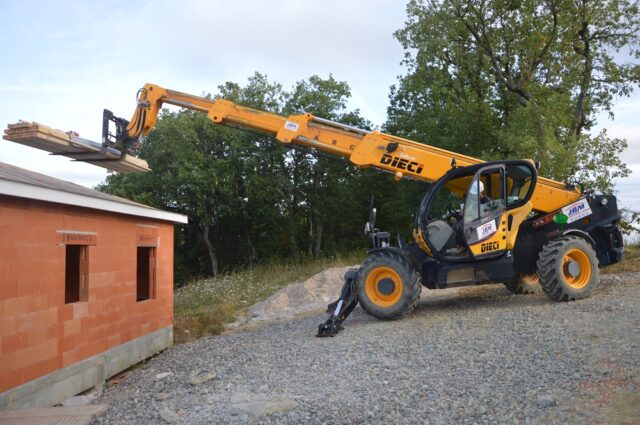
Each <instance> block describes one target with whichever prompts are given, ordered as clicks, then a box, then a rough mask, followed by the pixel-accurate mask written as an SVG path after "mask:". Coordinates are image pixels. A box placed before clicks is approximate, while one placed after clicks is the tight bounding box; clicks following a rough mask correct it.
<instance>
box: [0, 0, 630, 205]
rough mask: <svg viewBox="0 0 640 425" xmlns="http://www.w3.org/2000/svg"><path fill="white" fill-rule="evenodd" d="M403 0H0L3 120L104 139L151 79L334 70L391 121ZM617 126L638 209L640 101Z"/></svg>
mask: <svg viewBox="0 0 640 425" xmlns="http://www.w3.org/2000/svg"><path fill="white" fill-rule="evenodd" d="M404 4H405V2H402V1H398V0H324V1H322V2H319V1H311V0H270V1H260V0H234V1H228V0H227V1H222V0H209V1H192V0H185V1H172V2H170V1H160V0H157V1H100V2H81V1H76V2H65V1H57V2H45V1H41V2H38V1H19V2H18V1H9V0H0V6H1V7H2V9H1V10H2V13H1V14H0V51H2V58H3V59H2V62H3V63H2V66H0V126H1V127H2V128H5V127H6V125H7V124H8V123H13V122H16V121H18V120H19V119H24V120H27V121H38V122H41V123H43V124H47V125H50V126H52V127H56V128H60V129H62V130H65V131H66V130H75V131H77V132H78V133H80V135H81V136H82V137H85V138H88V139H93V140H99V137H100V129H101V122H102V109H103V108H108V109H111V110H112V111H114V113H115V114H116V115H119V116H123V117H129V116H130V115H131V113H132V110H133V106H134V96H135V93H136V91H137V89H138V88H139V87H141V86H142V85H143V84H144V83H145V82H152V83H156V84H159V85H162V86H165V87H170V88H173V89H176V90H180V91H183V92H188V93H194V94H200V93H202V92H215V89H216V87H217V86H218V85H219V84H222V83H224V82H225V81H236V82H240V83H243V82H244V81H246V79H247V77H249V76H250V75H252V74H253V72H254V71H260V72H262V73H265V74H267V75H268V76H269V78H270V79H271V80H272V81H277V82H280V83H282V84H283V85H284V86H285V87H290V86H292V85H293V84H294V82H295V81H297V80H299V79H302V78H307V77H309V76H311V75H314V74H317V75H320V76H322V77H326V76H328V74H329V73H333V75H334V76H335V77H336V78H337V79H339V80H345V81H347V82H348V83H349V85H350V86H351V89H352V94H353V99H352V101H351V105H350V106H351V107H353V108H359V109H360V110H361V112H362V114H363V115H364V116H365V117H366V118H367V119H369V120H371V121H372V122H373V123H375V124H378V125H380V124H382V123H383V122H384V120H385V118H386V108H387V105H388V94H389V86H390V85H391V84H394V83H395V82H396V78H397V76H398V75H400V74H403V73H404V69H403V67H402V66H400V61H401V60H402V57H403V51H402V48H401V46H400V44H399V43H398V42H397V41H395V39H394V38H393V37H392V34H393V32H394V31H395V30H397V29H399V28H401V27H402V26H403V25H404V21H405V13H404ZM614 112H615V115H616V118H615V121H611V120H609V118H608V117H607V116H606V115H603V116H601V117H599V120H598V121H599V127H598V128H607V129H608V132H609V135H610V136H612V137H624V138H626V139H627V140H628V141H629V149H627V151H626V152H625V153H624V155H623V159H624V160H625V161H626V162H627V163H628V164H629V166H630V167H631V169H632V170H634V173H633V174H632V176H631V177H630V178H628V179H626V180H625V181H622V182H618V183H617V186H616V187H617V188H618V191H619V197H620V199H621V203H622V204H623V205H624V206H627V207H631V208H634V209H637V210H640V121H639V120H638V117H640V96H639V95H638V94H637V93H636V94H634V95H633V96H632V97H631V98H623V99H619V100H618V102H617V105H616V107H615V110H614ZM0 161H3V162H8V163H10V164H13V165H17V166H20V167H24V168H28V169H32V170H35V171H39V172H42V173H45V174H49V175H52V176H54V177H58V178H62V179H66V180H70V181H73V182H76V183H79V184H83V185H86V186H94V185H96V184H97V183H99V182H100V181H102V180H103V179H104V178H105V176H106V171H104V170H102V169H101V168H98V167H95V166H92V165H88V164H83V163H78V162H71V161H69V160H68V159H65V158H61V157H52V156H49V155H48V154H46V153H45V152H41V151H38V150H36V149H32V148H27V147H23V146H19V145H17V144H14V143H10V142H6V141H0Z"/></svg>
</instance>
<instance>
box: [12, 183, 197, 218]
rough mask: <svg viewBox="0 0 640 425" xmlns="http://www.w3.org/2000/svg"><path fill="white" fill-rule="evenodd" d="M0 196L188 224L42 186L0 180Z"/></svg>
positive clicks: (151, 211) (167, 215) (143, 209)
mask: <svg viewBox="0 0 640 425" xmlns="http://www.w3.org/2000/svg"><path fill="white" fill-rule="evenodd" d="M0 194H2V195H9V196H15V197H18V198H28V199H35V200H38V201H47V202H55V203H57V204H65V205H74V206H78V207H83V208H93V209H96V210H101V211H109V212H115V213H120V214H128V215H135V216H139V217H147V218H154V219H157V220H164V221H173V222H175V223H188V222H189V218H188V217H187V216H186V215H182V214H176V213H172V212H168V211H162V210H158V209H155V208H151V207H148V208H147V207H139V206H136V205H130V204H123V203H121V202H117V201H111V200H108V199H102V198H94V197H91V196H86V195H80V194H77V193H71V192H65V191H61V190H55V189H49V188H46V187H42V186H33V185H30V184H26V183H19V182H14V181H10V180H3V179H0Z"/></svg>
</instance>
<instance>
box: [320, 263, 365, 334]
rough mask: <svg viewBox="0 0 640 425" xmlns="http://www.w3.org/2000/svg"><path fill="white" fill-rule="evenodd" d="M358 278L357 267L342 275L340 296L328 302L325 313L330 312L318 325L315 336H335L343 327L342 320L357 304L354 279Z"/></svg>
mask: <svg viewBox="0 0 640 425" xmlns="http://www.w3.org/2000/svg"><path fill="white" fill-rule="evenodd" d="M357 279H358V269H349V271H347V272H346V273H345V275H344V285H343V286H342V291H341V292H340V298H338V299H337V300H336V301H334V302H332V303H331V304H329V306H328V307H327V313H331V315H330V316H329V318H328V319H327V320H326V321H325V322H324V323H322V324H320V326H318V334H317V335H316V336H317V337H327V336H336V335H338V332H340V331H341V330H342V329H344V326H342V322H344V321H345V319H346V318H347V317H348V316H349V315H350V314H351V312H352V311H353V309H354V308H356V306H357V305H358V297H357V296H356V280H357Z"/></svg>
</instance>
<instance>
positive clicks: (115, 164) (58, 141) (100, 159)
mask: <svg viewBox="0 0 640 425" xmlns="http://www.w3.org/2000/svg"><path fill="white" fill-rule="evenodd" d="M2 138H3V139H5V140H9V141H11V142H14V143H19V144H21V145H25V146H30V147H32V148H36V149H41V150H44V151H47V152H50V153H52V154H56V155H63V156H66V157H68V158H72V159H75V160H77V161H83V162H87V163H89V164H93V165H97V166H98V167H103V168H106V169H109V170H112V171H117V172H120V173H143V172H146V171H150V169H149V165H148V164H147V161H145V160H143V159H140V158H137V157H135V156H131V155H125V156H124V157H121V155H120V152H118V151H117V150H115V149H112V148H108V149H107V150H104V149H102V146H101V144H100V143H97V142H94V141H91V140H87V139H83V138H81V137H78V136H77V135H75V134H73V133H69V134H67V133H65V132H64V131H61V130H57V129H55V128H51V127H49V126H46V125H44V124H40V123H36V122H25V121H20V122H18V123H14V124H9V125H7V128H6V129H5V130H4V135H3V136H2Z"/></svg>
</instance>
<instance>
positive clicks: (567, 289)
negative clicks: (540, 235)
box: [537, 236, 600, 301]
mask: <svg viewBox="0 0 640 425" xmlns="http://www.w3.org/2000/svg"><path fill="white" fill-rule="evenodd" d="M537 266H538V275H539V276H540V286H541V287H542V290H543V291H544V292H546V293H547V295H549V297H550V298H551V299H553V300H556V301H575V300H579V299H582V298H587V297H589V296H590V295H591V293H592V292H593V290H594V289H595V288H596V286H597V285H598V283H599V282H600V270H599V269H598V257H597V256H596V253H595V251H594V250H593V248H592V247H591V245H590V244H589V243H588V242H587V241H586V240H584V239H583V238H581V237H578V236H565V237H562V238H559V239H556V240H553V241H551V242H549V243H547V244H546V245H545V246H544V247H543V248H542V251H540V255H539V257H538V262H537ZM574 275H575V276H574Z"/></svg>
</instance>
